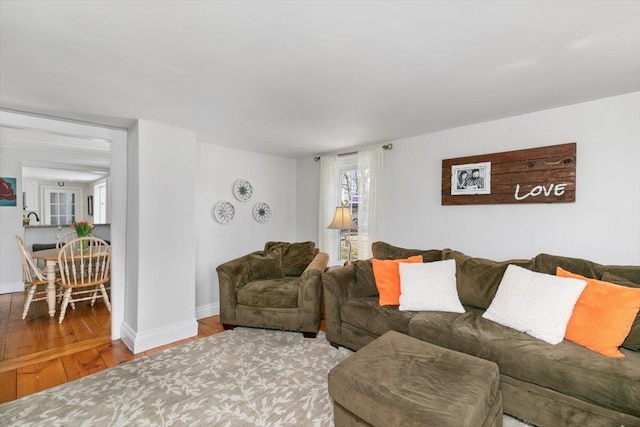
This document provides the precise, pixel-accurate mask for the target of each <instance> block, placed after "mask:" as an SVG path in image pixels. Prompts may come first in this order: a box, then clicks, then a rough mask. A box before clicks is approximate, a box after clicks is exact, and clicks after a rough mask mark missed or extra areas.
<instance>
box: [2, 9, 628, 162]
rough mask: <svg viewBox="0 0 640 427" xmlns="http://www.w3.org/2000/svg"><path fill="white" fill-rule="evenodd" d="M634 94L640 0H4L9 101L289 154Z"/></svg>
mask: <svg viewBox="0 0 640 427" xmlns="http://www.w3.org/2000/svg"><path fill="white" fill-rule="evenodd" d="M638 90H640V2H638V1H602V2H600V1H555V2H551V1H545V2H537V1H526V2H525V1H511V2H503V1H496V2H493V1H492V2H488V1H477V2H468V1H461V2H459V1H449V2H444V1H430V2H401V1H393V2H392V1H388V2H384V1H378V2H364V1H359V2H347V1H345V2H270V1H265V2H249V1H246V2H208V1H181V2H177V1H174V2H170V1H129V2H121V1H106V2H75V1H67V2H59V1H47V2H39V1H23V2H18V1H15V2H6V1H3V2H0V106H1V107H3V108H7V109H16V110H23V111H30V112H38V113H44V114H50V115H55V116H61V117H66V118H73V119H79V120H87V121H92V122H97V123H102V124H109V125H116V126H127V125H129V124H130V123H131V121H132V120H133V119H137V118H139V119H147V120H153V121H159V122H163V123H167V124H171V125H175V126H180V127H185V128H188V129H192V130H195V131H196V132H197V134H198V140H199V141H201V142H211V143H214V144H218V145H224V146H230V147H235V148H240V149H247V150H252V151H257V152H264V153H271V154H275V155H282V156H288V157H303V156H310V155H312V154H315V153H322V152H327V151H333V150H339V149H344V148H347V147H352V146H357V145H365V144H373V143H379V142H383V141H389V140H394V139H397V138H402V137H407V136H413V135H419V134H423V133H428V132H433V131H438V130H443V129H448V128H451V127H456V126H461V125H465V124H471V123H477V122H482V121H487V120H492V119H497V118H502V117H508V116H513V115H518V114H523V113H527V112H532V111H538V110H542V109H548V108H553V107H558V106H562V105H568V104H572V103H577V102H581V101H586V100H591V99H596V98H602V97H606V96H612V95H617V94H622V93H628V92H633V91H638Z"/></svg>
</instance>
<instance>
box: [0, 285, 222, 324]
mask: <svg viewBox="0 0 640 427" xmlns="http://www.w3.org/2000/svg"><path fill="white" fill-rule="evenodd" d="M22 291H24V283H22V282H15V283H3V284H2V285H0V294H12V293H14V292H22ZM212 316H213V314H212Z"/></svg>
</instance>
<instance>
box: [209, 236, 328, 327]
mask: <svg viewBox="0 0 640 427" xmlns="http://www.w3.org/2000/svg"><path fill="white" fill-rule="evenodd" d="M328 261H329V255H327V254H326V253H324V252H319V251H318V249H317V248H316V246H315V243H313V242H300V243H287V242H267V244H266V245H265V247H264V250H263V251H257V252H252V253H250V254H248V255H245V256H243V257H240V258H237V259H234V260H232V261H228V262H226V263H224V264H221V265H219V266H218V268H216V271H217V272H218V282H219V286H220V322H221V323H222V325H223V326H224V328H225V329H233V327H235V326H250V327H257V328H268V329H282V330H287V331H300V332H302V333H303V335H304V336H305V337H307V338H314V337H315V336H316V334H317V333H318V329H319V328H320V318H321V316H322V305H323V299H322V273H323V272H324V270H325V268H326V267H327V263H328Z"/></svg>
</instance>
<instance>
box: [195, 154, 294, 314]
mask: <svg viewBox="0 0 640 427" xmlns="http://www.w3.org/2000/svg"><path fill="white" fill-rule="evenodd" d="M196 170H197V180H196V229H197V236H196V312H197V317H198V318H201V317H206V316H212V315H214V314H218V313H219V310H220V308H219V307H220V305H219V302H220V298H219V290H218V276H217V273H216V267H217V266H218V265H220V264H222V263H223V262H226V261H230V260H232V259H235V258H237V257H239V256H242V255H245V254H248V253H249V252H253V251H256V250H262V249H263V248H264V244H265V242H267V241H268V240H281V241H294V240H295V236H296V232H295V231H296V203H295V200H296V161H295V160H293V159H287V158H282V157H276V156H269V155H264V154H258V153H253V152H248V151H241V150H234V149H230V148H224V147H220V146H216V145H212V144H206V143H198V144H197V167H196ZM238 179H244V180H247V181H249V183H251V185H252V187H253V196H252V197H251V198H250V199H249V200H247V201H246V202H240V201H238V200H237V199H236V198H235V197H234V196H233V184H234V183H235V181H236V180H238ZM221 200H226V201H228V202H231V203H232V204H233V205H234V207H235V208H236V215H235V218H234V220H233V221H232V222H231V223H229V224H224V225H223V224H220V223H218V222H217V221H216V220H215V218H214V216H213V208H214V206H215V204H216V203H217V202H219V201H221ZM258 202H266V203H268V204H269V206H270V207H271V214H272V216H271V220H270V221H268V222H266V223H258V222H257V221H256V220H255V219H254V218H253V207H254V206H255V204H256V203H258Z"/></svg>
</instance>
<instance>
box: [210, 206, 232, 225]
mask: <svg viewBox="0 0 640 427" xmlns="http://www.w3.org/2000/svg"><path fill="white" fill-rule="evenodd" d="M213 216H214V217H215V218H216V221H218V222H219V223H220V224H229V223H230V222H231V221H233V218H234V217H235V216H236V208H234V207H233V205H232V204H231V203H229V202H225V201H222V202H218V203H216V206H215V207H214V208H213Z"/></svg>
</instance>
